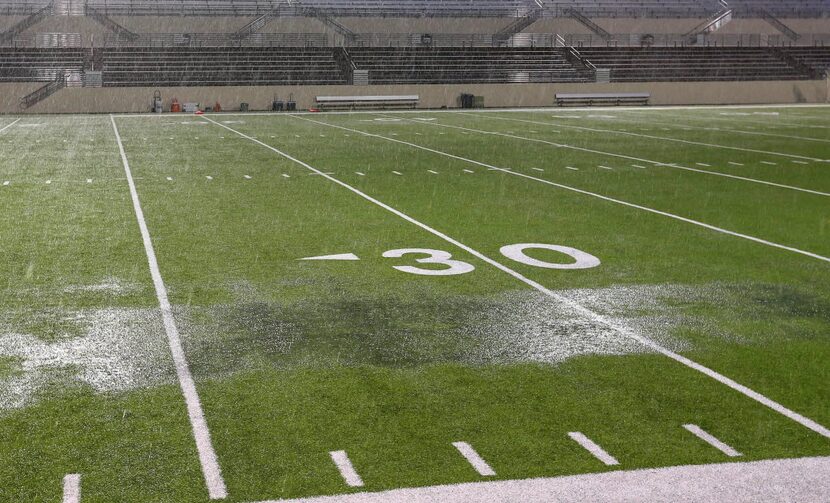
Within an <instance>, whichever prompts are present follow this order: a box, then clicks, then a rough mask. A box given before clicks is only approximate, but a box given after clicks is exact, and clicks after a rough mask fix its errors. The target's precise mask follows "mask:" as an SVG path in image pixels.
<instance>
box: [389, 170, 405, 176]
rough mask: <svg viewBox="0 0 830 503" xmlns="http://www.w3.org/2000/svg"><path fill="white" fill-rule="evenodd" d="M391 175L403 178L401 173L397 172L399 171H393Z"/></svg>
mask: <svg viewBox="0 0 830 503" xmlns="http://www.w3.org/2000/svg"><path fill="white" fill-rule="evenodd" d="M392 173H395V174H396V175H398V176H403V173H401V172H399V171H393V172H392Z"/></svg>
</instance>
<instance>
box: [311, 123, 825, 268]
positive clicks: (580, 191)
mask: <svg viewBox="0 0 830 503" xmlns="http://www.w3.org/2000/svg"><path fill="white" fill-rule="evenodd" d="M296 118H297V119H299V120H304V121H308V122H313V123H315V124H319V125H321V126H327V127H332V128H337V129H345V130H347V131H352V132H354V133H359V134H362V135H364V136H369V137H372V138H379V139H382V140H386V141H390V142H394V143H400V144H401V145H407V146H410V147H413V148H417V149H420V150H424V151H426V152H432V153H433V154H438V155H442V156H444V157H449V158H451V159H457V160H459V161H464V162H468V163H470V164H475V165H477V166H482V167H485V168H491V169H493V170H494V171H502V172H504V173H510V174H511V175H515V176H519V177H522V178H527V179H528V180H534V181H536V182H540V183H544V184H547V185H551V186H553V187H558V188H560V189H565V190H570V191H572V192H576V193H578V194H584V195H586V196H591V197H596V198H598V199H602V200H604V201H609V202H612V203H616V204H622V205H624V206H628V207H630V208H636V209H638V210H643V211H648V212H650V213H654V214H656V215H662V216H664V217H668V218H673V219H675V220H679V221H681V222H686V223H689V224H693V225H697V226H700V227H704V228H706V229H709V230H713V231H716V232H720V233H722V234H727V235H730V236H734V237H738V238H742V239H747V240H749V241H753V242H755V243H759V244H763V245H766V246H771V247H773V248H778V249H780V250H786V251H790V252H793V253H798V254H800V255H804V256H807V257H811V258H814V259H818V260H822V261H824V262H830V257H825V256H823V255H819V254H817V253H813V252H809V251H806V250H801V249H798V248H794V247H791V246H787V245H782V244H779V243H775V242H772V241H767V240H766V239H761V238H756V237H755V236H750V235H748V234H742V233H740V232H735V231H730V230H728V229H724V228H722V227H717V226H715V225H711V224H707V223H704V222H700V221H698V220H693V219H691V218H686V217H682V216H680V215H675V214H674V213H668V212H665V211H660V210H656V209H654V208H649V207H647V206H641V205H639V204H635V203H630V202H628V201H623V200H621V199H615V198H613V197H608V196H604V195H602V194H598V193H596V192H590V191H587V190H583V189H578V188H576V187H571V186H570V185H564V184H561V183H556V182H552V181H550V180H545V179H544V178H538V177H535V176H532V175H528V174H525V173H518V172H515V171H511V170H510V169H508V168H502V167H498V166H493V165H492V164H487V163H484V162H481V161H476V160H473V159H468V158H466V157H461V156H457V155H455V154H450V153H448V152H443V151H441V150H436V149H433V148H429V147H425V146H423V145H418V144H416V143H411V142H408V141H404V140H398V139H396V138H389V137H386V136H382V135H377V134H374V133H367V132H365V131H360V130H358V129H352V128H347V127H344V126H337V125H334V124H329V123H326V122H320V121H316V120H313V119H309V118H307V117H296ZM429 124H432V123H431V122H430V123H429ZM452 127H458V126H452ZM647 162H651V161H647Z"/></svg>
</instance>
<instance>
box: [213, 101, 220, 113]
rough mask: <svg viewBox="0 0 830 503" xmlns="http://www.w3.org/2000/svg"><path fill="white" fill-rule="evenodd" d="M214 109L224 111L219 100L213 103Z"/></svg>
mask: <svg viewBox="0 0 830 503" xmlns="http://www.w3.org/2000/svg"><path fill="white" fill-rule="evenodd" d="M213 111H214V112H221V111H222V105H220V104H219V102H218V101H217V102H216V103H214V104H213Z"/></svg>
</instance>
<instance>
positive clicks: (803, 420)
mask: <svg viewBox="0 0 830 503" xmlns="http://www.w3.org/2000/svg"><path fill="white" fill-rule="evenodd" d="M289 116H290V117H295V118H296V119H298V120H303V121H308V122H312V123H315V124H319V125H323V126H329V127H335V128H340V129H344V130H349V131H351V132H356V133H359V134H362V135H366V136H375V137H378V138H382V139H387V140H389V141H394V142H399V143H401V144H404V145H411V146H413V147H417V148H420V149H422V150H428V151H433V152H435V153H438V154H440V155H445V156H448V157H452V158H456V159H459V160H464V159H463V158H460V157H458V156H454V155H452V154H447V153H443V152H440V151H437V150H432V149H429V148H427V147H421V146H417V145H415V144H412V143H409V142H405V141H402V140H397V139H391V138H385V137H383V136H379V135H373V134H371V133H365V132H363V131H360V130H357V129H349V128H345V127H342V126H333V125H331V124H327V123H325V122H319V121H316V120H312V119H308V118H306V117H301V116H294V115H289ZM202 118H203V119H204V120H207V121H210V122H212V123H214V124H216V125H217V126H220V127H223V128H226V129H228V130H230V131H233V132H234V133H236V134H237V135H239V136H241V137H243V138H247V139H248V140H250V141H252V142H254V143H257V144H259V145H261V146H262V147H265V148H266V149H268V150H271V151H272V152H274V153H276V154H278V155H280V156H282V157H284V158H286V159H288V160H290V161H293V162H294V163H296V164H299V165H300V166H303V167H304V168H306V169H308V170H310V171H312V172H316V173H319V174H321V175H322V176H323V177H324V178H326V179H327V180H329V181H331V182H332V183H335V184H337V185H339V186H341V187H343V188H344V189H346V190H349V191H350V192H352V193H354V194H356V195H357V196H359V197H362V198H363V199H365V200H367V201H369V202H370V203H372V204H375V205H376V206H379V207H381V208H383V209H384V210H386V211H388V212H390V213H392V214H394V215H397V216H398V217H400V218H401V219H403V220H405V221H407V222H409V223H411V224H413V225H415V226H417V227H420V228H421V229H423V230H425V231H426V232H429V233H430V234H432V235H434V236H436V237H439V238H441V239H443V240H444V241H446V242H448V243H450V244H452V245H455V246H456V247H458V248H460V249H462V250H464V251H465V252H467V253H469V254H470V255H472V256H474V257H476V258H478V259H479V260H481V261H483V262H486V263H487V264H490V265H491V266H493V267H495V268H497V269H499V270H500V271H502V272H504V273H506V274H508V275H510V276H512V277H514V278H515V279H517V280H519V281H521V282H523V283H525V284H526V285H528V286H530V287H531V288H534V289H536V290H537V291H539V292H540V293H542V294H544V295H547V296H548V297H550V298H551V299H554V300H556V301H558V302H561V303H563V304H565V305H568V306H570V307H571V308H572V309H574V310H575V311H576V312H578V313H581V314H583V315H584V316H585V317H587V318H588V319H591V320H593V321H595V322H597V323H600V324H602V325H605V326H607V327H609V328H611V329H612V330H616V331H617V332H618V333H620V334H621V335H624V336H626V337H630V338H631V339H633V340H635V341H637V342H639V343H641V344H642V345H644V346H645V347H647V348H650V349H652V350H653V351H655V352H657V353H660V354H663V355H664V356H667V357H668V358H670V359H672V360H674V361H676V362H678V363H681V364H683V365H685V366H687V367H689V368H691V369H693V370H696V371H698V372H700V373H702V374H704V375H706V376H708V377H710V378H712V379H714V380H716V381H718V382H720V383H721V384H724V385H725V386H727V387H729V388H731V389H733V390H735V391H737V392H739V393H741V394H743V395H744V396H746V397H748V398H751V399H752V400H755V401H756V402H759V403H761V404H762V405H764V406H766V407H769V408H770V409H772V410H774V411H776V412H778V413H779V414H782V415H784V416H786V417H788V418H790V419H792V420H793V421H795V422H797V423H798V424H800V425H802V426H804V427H805V428H808V429H810V430H812V431H814V432H816V433H818V434H819V435H822V436H824V437H826V438H830V430H828V429H827V428H825V427H824V426H822V425H820V424H819V423H817V422H815V421H813V420H812V419H810V418H808V417H805V416H803V415H801V414H799V413H797V412H795V411H793V410H791V409H788V408H787V407H785V406H783V405H781V404H780V403H778V402H776V401H774V400H772V399H770V398H767V397H766V396H764V395H762V394H760V393H758V392H756V391H754V390H752V389H750V388H748V387H746V386H744V385H742V384H739V383H737V382H735V381H734V380H732V379H730V378H728V377H726V376H725V375H723V374H720V373H719V372H716V371H715V370H712V369H710V368H708V367H705V366H703V365H701V364H699V363H697V362H695V361H693V360H690V359H689V358H686V357H685V356H682V355H680V354H679V353H675V352H674V351H671V350H670V349H667V348H665V347H663V346H661V345H660V344H658V343H656V342H654V341H652V340H651V339H649V338H647V337H644V336H642V335H640V334H638V333H635V332H634V331H632V330H631V329H629V328H627V327H624V326H620V325H618V324H617V323H615V322H613V321H611V320H609V319H608V318H606V317H604V316H602V315H600V314H598V313H596V312H594V311H592V310H590V309H588V308H586V307H584V306H583V305H582V304H579V303H577V302H574V301H572V300H570V299H568V298H566V297H563V296H562V295H560V294H558V293H556V292H554V291H553V290H550V289H548V288H547V287H545V286H543V285H542V284H541V283H538V282H536V281H534V280H532V279H530V278H528V277H526V276H524V275H522V274H521V273H519V272H517V271H515V270H513V269H511V268H509V267H507V266H505V265H503V264H502V263H501V262H497V261H495V260H493V259H492V258H490V257H488V256H486V255H484V254H483V253H481V252H479V251H477V250H475V249H473V248H471V247H469V246H467V245H465V244H464V243H462V242H460V241H458V240H456V239H454V238H452V237H450V236H448V235H447V234H444V233H443V232H441V231H439V230H437V229H435V228H433V227H430V226H429V225H427V224H425V223H422V222H420V221H419V220H416V219H414V218H413V217H411V216H409V215H407V214H405V213H403V212H402V211H400V210H397V209H395V208H393V207H392V206H389V205H387V204H386V203H383V202H382V201H380V200H378V199H375V198H374V197H372V196H370V195H368V194H366V193H365V192H362V191H360V190H359V189H356V188H355V187H352V186H351V185H349V184H347V183H345V182H343V181H341V180H339V179H337V178H334V177H332V176H330V175H326V174H324V173H323V172H322V171H320V170H318V169H317V168H315V167H313V166H311V165H310V164H308V163H306V162H303V161H301V160H299V159H297V158H296V157H293V156H291V155H290V154H287V153H285V152H283V151H281V150H279V149H277V148H275V147H273V146H271V145H268V144H267V143H263V142H261V141H259V140H256V139H253V138H251V137H250V136H248V135H246V134H245V133H243V132H241V131H237V130H236V129H233V128H230V127H228V126H225V125H223V124H221V123H218V122H216V121H214V120H213V119H210V118H209V117H205V116H202ZM472 162H474V163H476V164H479V165H482V166H484V167H492V166H487V165H484V163H479V162H478V161H472ZM504 172H505V173H511V174H514V175H516V176H523V177H527V178H531V179H533V177H530V176H529V175H523V174H521V173H513V172H510V171H507V170H504ZM537 180H541V179H537ZM562 187H563V188H567V189H568V190H575V191H577V192H582V193H585V194H588V195H594V196H598V195H596V194H591V193H588V192H585V191H581V190H579V189H573V188H571V187H567V186H562ZM599 197H601V198H603V199H610V198H606V197H605V196H599ZM625 204H628V205H631V203H625ZM649 211H652V212H656V210H650V209H649ZM673 217H674V218H682V217H676V216H673ZM702 225H704V226H707V227H712V226H708V225H707V224H702ZM715 229H717V228H715ZM753 239H756V240H757V238H753ZM777 246H779V247H780V246H781V245H777ZM818 257H820V256H818ZM821 258H822V259H823V260H825V261H827V262H830V258H827V257H821Z"/></svg>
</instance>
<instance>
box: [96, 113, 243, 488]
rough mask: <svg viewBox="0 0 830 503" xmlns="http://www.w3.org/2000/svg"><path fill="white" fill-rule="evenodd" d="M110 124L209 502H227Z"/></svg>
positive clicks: (124, 157)
mask: <svg viewBox="0 0 830 503" xmlns="http://www.w3.org/2000/svg"><path fill="white" fill-rule="evenodd" d="M110 121H111V122H112V129H113V131H114V132H115V139H116V141H117V143H118V151H119V153H120V154H121V162H122V164H123V165H124V172H125V173H126V175H127V185H128V186H129V188H130V197H131V198H132V201H133V209H134V210H135V216H136V220H137V221H138V227H139V230H140V231H141V239H142V241H143V242H144V251H145V253H146V255H147V263H148V265H149V266H150V275H151V276H152V278H153V286H154V287H155V290H156V298H157V299H158V303H159V308H160V310H161V315H162V319H163V321H164V331H165V333H166V334H167V342H168V344H169V346H170V353H171V354H172V356H173V363H174V365H175V367H176V375H177V376H178V378H179V386H180V387H181V390H182V395H183V396H184V400H185V404H186V405H187V415H188V417H189V418H190V425H191V427H192V429H193V437H194V439H195V441H196V449H197V451H198V453H199V462H200V463H201V465H202V474H203V475H204V478H205V484H206V485H207V489H208V495H209V496H210V499H224V498H226V497H227V496H228V492H227V489H226V487H225V481H224V479H223V478H222V470H221V468H220V467H219V461H218V459H217V457H216V451H214V449H213V443H212V442H211V439H210V430H209V429H208V425H207V420H206V419H205V414H204V411H203V410H202V403H201V401H200V400H199V393H198V392H197V391H196V383H195V382H194V381H193V376H192V375H191V373H190V366H189V365H188V363H187V357H186V356H185V353H184V348H183V347H182V341H181V337H180V336H179V329H178V327H177V326H176V320H175V319H174V317H173V309H172V307H171V306H170V301H169V300H168V295H167V287H166V286H165V284H164V280H163V279H162V276H161V271H160V270H159V266H158V260H157V259H156V252H155V249H154V248H153V241H152V240H151V238H150V231H149V229H148V228H147V223H146V222H145V220H144V211H143V210H142V209H141V202H140V201H139V198H138V190H137V189H136V186H135V181H133V175H132V171H131V170H130V163H129V161H128V160H127V153H126V151H125V150H124V144H123V143H122V141H121V134H120V133H119V132H118V126H117V125H116V124H115V118H114V117H113V116H112V115H110Z"/></svg>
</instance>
